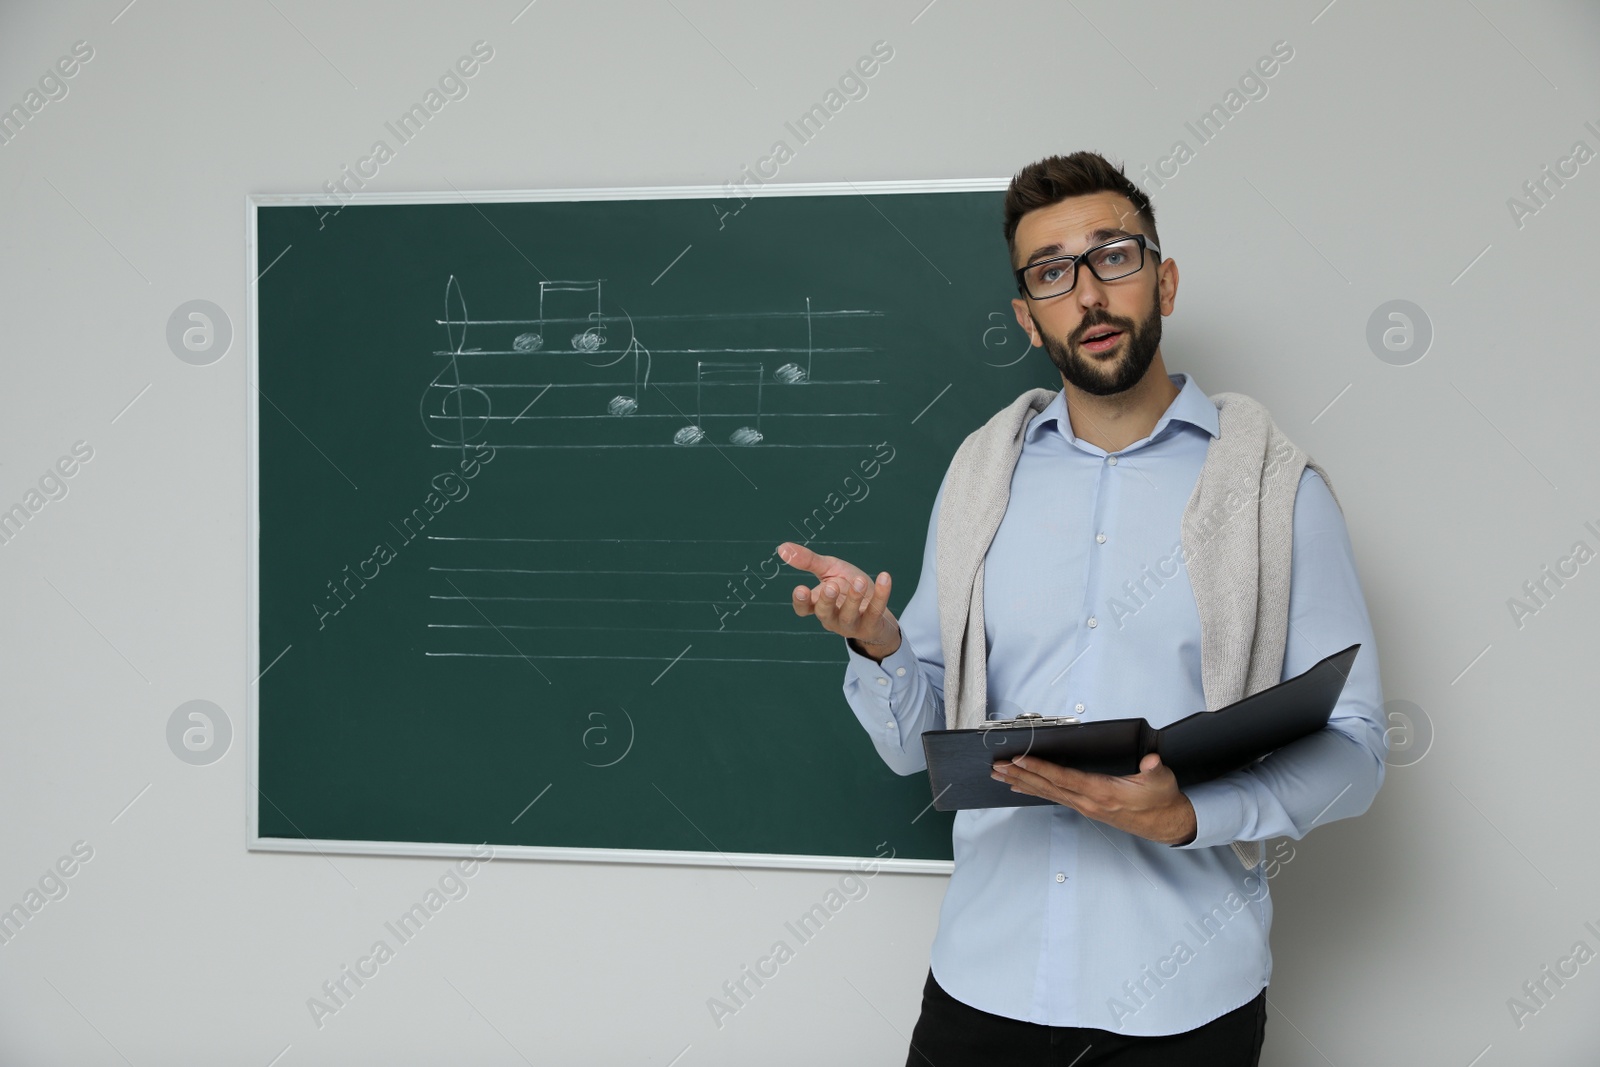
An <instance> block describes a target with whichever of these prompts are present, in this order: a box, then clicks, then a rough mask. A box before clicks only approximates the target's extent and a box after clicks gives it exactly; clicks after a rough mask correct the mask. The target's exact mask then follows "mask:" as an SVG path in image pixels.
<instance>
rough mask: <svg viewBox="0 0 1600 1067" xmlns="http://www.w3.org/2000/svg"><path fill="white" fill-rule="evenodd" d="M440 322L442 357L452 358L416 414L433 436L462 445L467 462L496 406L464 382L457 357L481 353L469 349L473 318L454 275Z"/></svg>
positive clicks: (435, 378)
mask: <svg viewBox="0 0 1600 1067" xmlns="http://www.w3.org/2000/svg"><path fill="white" fill-rule="evenodd" d="M440 321H441V323H442V325H443V326H444V328H445V338H446V340H447V342H448V344H449V348H448V349H447V351H446V352H444V353H443V354H444V355H447V356H449V357H450V362H449V363H447V364H446V365H445V366H444V367H443V368H442V369H441V370H440V371H439V373H438V374H435V375H434V376H433V380H432V381H430V382H429V383H428V385H427V388H426V389H424V390H423V392H422V399H421V400H420V401H419V402H418V404H417V414H418V415H419V416H420V417H421V419H422V428H423V429H425V430H427V431H428V435H429V436H430V437H433V438H435V439H436V440H439V441H444V442H445V443H446V444H452V445H460V446H461V456H462V458H463V459H465V458H466V452H467V444H468V443H469V442H472V441H476V440H477V439H478V438H480V437H482V436H483V434H484V432H485V431H487V430H488V428H489V415H490V412H491V411H492V410H493V404H492V403H491V402H490V400H489V394H488V393H486V392H484V391H483V390H482V389H479V388H478V387H477V386H475V385H468V384H467V383H465V382H464V381H462V380H461V363H460V361H459V360H458V359H457V358H456V357H457V356H459V355H461V354H463V353H467V352H477V351H480V350H479V349H476V348H468V347H467V346H466V345H467V326H468V324H469V322H470V319H469V318H468V316H467V301H466V298H465V297H464V296H462V295H461V283H459V282H457V281H456V276H455V275H454V274H452V275H450V279H449V280H448V281H447V282H445V286H444V318H443V319H442V320H440Z"/></svg>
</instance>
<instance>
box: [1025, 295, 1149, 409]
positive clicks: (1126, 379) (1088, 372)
mask: <svg viewBox="0 0 1600 1067" xmlns="http://www.w3.org/2000/svg"><path fill="white" fill-rule="evenodd" d="M1035 325H1036V326H1037V323H1035ZM1102 327H1110V328H1111V329H1113V330H1121V331H1122V336H1121V337H1120V338H1118V339H1117V343H1116V344H1115V345H1114V346H1112V348H1111V349H1110V351H1111V352H1114V353H1117V354H1116V355H1113V356H1110V357H1109V362H1104V361H1105V360H1106V359H1107V357H1106V356H1105V355H1104V354H1102V355H1095V354H1093V353H1088V352H1085V351H1083V349H1082V347H1081V343H1082V340H1083V338H1084V337H1085V336H1087V335H1088V334H1091V333H1094V332H1095V331H1096V330H1098V329H1100V328H1102ZM1038 330H1039V336H1040V337H1041V338H1043V339H1044V350H1045V352H1047V353H1048V354H1049V356H1050V362H1052V363H1054V364H1055V365H1056V369H1058V370H1059V371H1061V377H1062V378H1064V379H1066V381H1067V382H1068V383H1069V384H1071V385H1073V386H1075V387H1077V388H1078V389H1081V390H1083V391H1084V392H1085V393H1089V394H1091V395H1093V396H1110V395H1111V394H1112V393H1121V392H1124V391H1126V390H1128V389H1131V388H1133V387H1134V386H1135V385H1137V384H1139V381H1140V379H1142V378H1143V377H1144V373H1145V371H1147V370H1149V369H1150V364H1151V362H1152V361H1153V360H1154V359H1155V357H1156V349H1157V348H1159V347H1160V345H1161V307H1160V305H1159V304H1158V303H1157V302H1155V301H1154V300H1152V301H1151V306H1150V314H1149V315H1147V316H1145V320H1144V321H1143V322H1141V323H1139V324H1138V325H1137V326H1134V325H1133V324H1132V323H1129V322H1127V321H1125V320H1122V319H1116V318H1112V317H1111V316H1110V315H1106V314H1100V315H1096V316H1093V317H1086V318H1085V319H1084V320H1083V322H1081V323H1079V324H1078V329H1077V330H1076V331H1074V337H1073V338H1072V339H1070V340H1069V341H1065V342H1064V341H1062V339H1061V338H1059V337H1051V336H1050V335H1049V334H1048V333H1046V332H1045V330H1044V327H1043V326H1038Z"/></svg>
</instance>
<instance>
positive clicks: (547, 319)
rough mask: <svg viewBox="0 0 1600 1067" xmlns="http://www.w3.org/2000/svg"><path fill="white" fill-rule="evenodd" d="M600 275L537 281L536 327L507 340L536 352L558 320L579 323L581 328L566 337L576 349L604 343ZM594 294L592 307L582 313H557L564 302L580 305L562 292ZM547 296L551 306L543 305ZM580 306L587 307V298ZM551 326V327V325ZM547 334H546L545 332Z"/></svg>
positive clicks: (590, 348) (521, 349) (519, 348)
mask: <svg viewBox="0 0 1600 1067" xmlns="http://www.w3.org/2000/svg"><path fill="white" fill-rule="evenodd" d="M604 280H605V279H603V278H596V279H594V280H593V281H555V282H552V281H544V282H540V283H539V328H538V329H537V330H534V331H531V332H529V333H522V334H518V335H517V337H516V339H515V340H513V341H512V342H511V347H512V348H514V349H516V350H517V351H518V352H538V351H539V350H541V349H543V348H544V346H545V343H546V341H549V340H551V339H552V337H553V336H554V335H555V334H556V333H558V332H559V330H560V327H559V325H558V324H562V323H565V324H568V325H570V324H572V323H580V324H581V325H582V328H581V329H578V330H575V331H574V332H573V333H572V335H571V337H570V338H569V340H570V341H571V344H572V348H573V350H574V351H577V352H598V351H599V350H600V349H602V348H604V347H605V343H606V324H605V318H604V316H603V314H602V312H601V303H600V283H601V282H602V281H604ZM569 293H572V294H579V295H581V294H584V293H593V294H594V310H593V311H590V312H587V313H586V314H584V315H582V316H577V315H561V314H556V313H555V312H556V311H557V310H559V309H562V308H563V307H564V306H567V305H570V306H571V308H572V310H573V311H576V310H577V309H578V307H579V306H580V305H579V304H578V303H576V302H575V300H574V298H573V297H572V296H568V295H566V294H569ZM547 295H548V296H551V297H552V299H551V300H550V305H551V307H550V308H549V309H547V308H546V306H545V298H546V296H547ZM582 306H584V307H587V306H588V301H587V300H585V301H583V304H582ZM552 327H554V328H552ZM547 334H548V335H550V336H546V335H547Z"/></svg>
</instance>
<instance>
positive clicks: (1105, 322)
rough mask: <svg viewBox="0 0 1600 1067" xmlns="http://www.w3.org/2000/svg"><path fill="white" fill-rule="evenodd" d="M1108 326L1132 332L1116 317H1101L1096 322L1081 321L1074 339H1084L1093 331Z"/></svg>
mask: <svg viewBox="0 0 1600 1067" xmlns="http://www.w3.org/2000/svg"><path fill="white" fill-rule="evenodd" d="M1107 326H1109V327H1111V328H1112V329H1113V330H1117V331H1118V332H1120V333H1129V332H1131V331H1130V330H1129V328H1128V327H1127V326H1124V325H1121V324H1119V323H1118V322H1117V321H1116V320H1114V319H1109V318H1106V319H1099V320H1097V321H1095V322H1085V323H1081V324H1080V325H1079V326H1078V329H1077V332H1076V333H1075V335H1074V337H1073V340H1075V341H1082V340H1083V339H1084V338H1085V337H1087V336H1089V335H1090V334H1091V333H1093V332H1095V331H1096V330H1100V329H1104V328H1105V327H1107Z"/></svg>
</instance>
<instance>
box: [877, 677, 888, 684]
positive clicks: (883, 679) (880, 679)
mask: <svg viewBox="0 0 1600 1067" xmlns="http://www.w3.org/2000/svg"><path fill="white" fill-rule="evenodd" d="M878 684H879V685H888V684H889V679H887V678H879V679H878Z"/></svg>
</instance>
